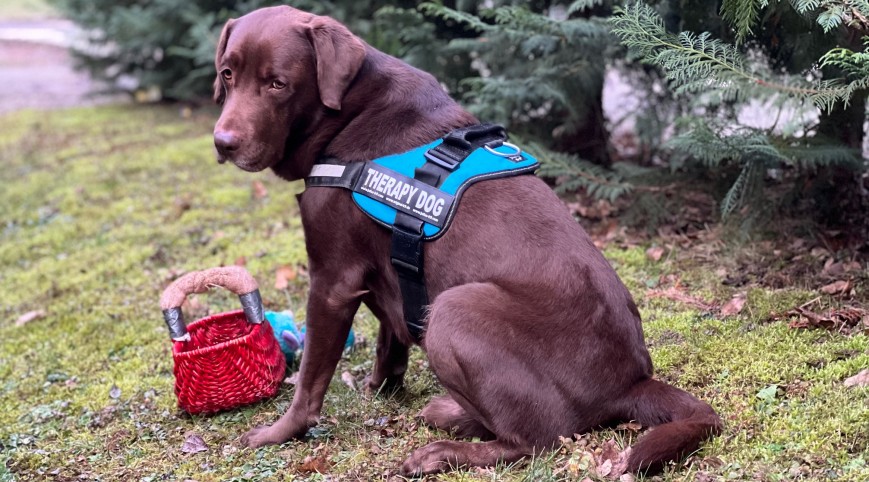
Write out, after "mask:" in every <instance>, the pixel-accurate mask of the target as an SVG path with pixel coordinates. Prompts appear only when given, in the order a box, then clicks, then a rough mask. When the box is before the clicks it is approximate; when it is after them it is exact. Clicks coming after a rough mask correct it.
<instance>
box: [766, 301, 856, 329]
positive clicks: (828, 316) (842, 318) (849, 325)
mask: <svg viewBox="0 0 869 482" xmlns="http://www.w3.org/2000/svg"><path fill="white" fill-rule="evenodd" d="M813 301H814V300H813ZM810 303H811V302H810ZM810 303H806V304H804V305H802V306H798V307H796V308H794V309H792V310H790V311H787V312H785V313H783V314H777V313H773V314H772V315H771V316H770V320H773V321H775V320H788V328H793V329H808V328H823V329H825V330H830V331H835V332H838V333H841V334H843V335H852V334H854V333H860V332H869V311H867V310H865V309H863V308H857V307H853V306H846V307H843V308H833V309H831V310H829V311H827V312H826V313H823V314H821V313H815V312H813V311H811V310H809V309H808V308H807V306H808V305H809V304H810Z"/></svg>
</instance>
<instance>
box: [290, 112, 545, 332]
mask: <svg viewBox="0 0 869 482" xmlns="http://www.w3.org/2000/svg"><path fill="white" fill-rule="evenodd" d="M505 139H506V131H504V128H503V127H501V126H497V125H491V124H484V125H478V126H471V127H467V128H464V129H459V130H457V131H453V132H451V133H450V134H449V135H447V136H446V137H444V138H443V140H438V141H436V142H434V143H432V144H429V145H427V146H423V147H421V148H418V149H414V150H412V151H409V152H407V153H403V154H399V155H395V156H387V157H384V158H379V159H375V160H374V161H364V162H351V163H349V164H326V163H323V164H317V165H315V166H314V167H313V169H312V170H311V174H310V175H309V176H308V177H307V178H306V179H305V184H306V186H309V187H315V186H319V187H340V188H344V189H348V190H350V191H353V199H354V201H355V202H356V204H357V205H358V206H359V207H360V209H362V210H363V211H364V212H365V213H366V214H367V215H369V216H370V217H371V218H372V219H374V220H375V221H376V222H378V223H379V224H381V225H383V226H385V227H388V228H390V229H391V230H392V243H391V244H392V246H391V252H390V258H391V262H392V266H393V268H394V269H395V271H396V273H397V274H398V280H399V287H400V289H401V295H402V303H403V310H404V319H405V323H406V325H407V327H408V330H409V332H410V334H411V336H412V337H413V338H414V340H415V341H417V342H419V341H420V340H421V338H422V335H423V333H424V331H425V315H426V307H427V305H428V304H429V299H428V292H427V291H426V287H425V275H424V270H423V259H424V258H423V241H424V240H432V239H435V238H437V237H439V236H440V235H442V234H443V233H444V232H445V231H446V230H447V229H448V227H449V224H450V221H451V220H452V218H453V214H454V213H455V210H456V208H457V203H458V199H459V198H460V196H461V194H462V192H463V191H464V189H465V188H466V187H467V186H468V185H470V184H472V183H473V182H476V181H478V180H482V179H491V178H497V177H505V176H510V175H517V174H525V173H530V172H533V171H534V170H535V169H536V168H537V167H538V164H537V162H536V160H534V158H533V157H531V156H528V155H527V154H525V153H522V152H521V151H520V150H519V149H518V148H516V147H515V146H512V145H508V146H509V147H507V148H505V149H506V152H504V151H505V149H501V151H496V150H495V149H498V148H499V147H500V146H501V145H502V144H504V143H503V141H504V140H505ZM493 145H494V148H493V147H492V146H493ZM481 147H483V148H485V149H486V150H487V151H488V152H489V153H490V154H487V153H481V154H480V155H477V153H475V151H478V149H480V148H481ZM480 151H482V150H480ZM471 154H474V156H475V157H471ZM486 155H488V156H489V157H491V159H489V158H486ZM469 157H471V159H475V161H476V162H473V163H471V164H472V165H468V166H466V167H465V168H464V169H463V170H462V171H464V172H461V175H458V174H459V173H456V174H457V175H456V176H453V177H450V176H451V175H452V174H453V173H454V172H455V171H456V170H457V169H459V167H460V166H461V165H462V163H463V161H465V159H468V158H469ZM420 163H421V164H420ZM386 165H390V166H391V167H394V168H395V169H396V170H404V171H405V172H407V173H408V174H410V172H409V169H410V168H413V177H412V178H411V177H409V176H407V175H405V174H402V173H400V172H396V171H395V170H392V169H390V168H389V167H386ZM414 166H418V167H414ZM454 178H455V179H454ZM448 180H450V181H454V182H452V183H451V184H452V185H451V186H449V187H448V186H445V182H447V181H448ZM441 187H445V188H447V187H448V189H449V190H452V193H450V192H446V191H445V190H442V189H440V188H441Z"/></svg>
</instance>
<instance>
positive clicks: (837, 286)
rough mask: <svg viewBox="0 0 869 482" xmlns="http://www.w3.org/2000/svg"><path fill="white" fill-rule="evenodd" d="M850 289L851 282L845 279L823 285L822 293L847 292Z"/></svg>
mask: <svg viewBox="0 0 869 482" xmlns="http://www.w3.org/2000/svg"><path fill="white" fill-rule="evenodd" d="M849 291H851V282H850V281H845V280H839V281H834V282H832V283H830V284H828V285H826V286H822V287H821V293H826V294H828V295H838V294H845V293H847V292H849Z"/></svg>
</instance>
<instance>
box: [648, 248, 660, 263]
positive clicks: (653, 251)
mask: <svg viewBox="0 0 869 482" xmlns="http://www.w3.org/2000/svg"><path fill="white" fill-rule="evenodd" d="M661 256H664V248H663V247H661V246H652V247H651V248H649V249H647V250H646V257H647V258H649V259H651V260H652V261H660V260H661Z"/></svg>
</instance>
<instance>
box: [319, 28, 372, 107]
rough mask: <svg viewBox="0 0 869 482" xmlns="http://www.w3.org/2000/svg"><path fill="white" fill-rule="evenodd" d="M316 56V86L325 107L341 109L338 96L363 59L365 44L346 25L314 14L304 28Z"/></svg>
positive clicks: (346, 86)
mask: <svg viewBox="0 0 869 482" xmlns="http://www.w3.org/2000/svg"><path fill="white" fill-rule="evenodd" d="M307 34H308V39H309V40H310V41H311V45H313V46H314V56H315V57H316V60H317V87H319V89H320V101H321V102H322V103H323V105H325V106H326V107H328V108H330V109H335V110H341V99H342V98H344V93H345V92H346V91H347V88H348V87H349V86H350V83H351V82H352V81H353V79H354V78H355V77H356V74H357V73H358V72H359V68H360V67H362V62H363V61H364V60H365V45H364V44H363V43H362V41H361V40H359V38H358V37H356V36H355V35H353V34H352V33H351V32H350V30H348V29H347V27H345V26H343V25H341V24H340V23H339V22H338V21H336V20H333V19H331V18H329V17H322V16H316V17H314V18H312V19H311V22H310V23H309V24H308V29H307Z"/></svg>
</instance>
